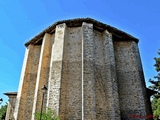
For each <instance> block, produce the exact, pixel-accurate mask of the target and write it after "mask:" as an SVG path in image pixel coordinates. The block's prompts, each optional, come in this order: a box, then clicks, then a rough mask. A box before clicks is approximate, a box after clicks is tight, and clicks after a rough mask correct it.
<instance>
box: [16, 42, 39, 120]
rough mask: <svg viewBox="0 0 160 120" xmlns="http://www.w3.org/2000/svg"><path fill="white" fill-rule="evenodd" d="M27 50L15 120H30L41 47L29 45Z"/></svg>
mask: <svg viewBox="0 0 160 120" xmlns="http://www.w3.org/2000/svg"><path fill="white" fill-rule="evenodd" d="M28 49H29V52H28V58H27V61H26V67H25V72H24V75H23V78H22V80H23V83H22V84H21V85H22V91H21V95H20V98H17V99H18V100H19V106H17V108H16V111H15V112H17V113H18V114H15V115H16V116H15V119H16V120H29V119H31V113H32V107H33V101H34V90H35V86H36V78H37V70H38V63H39V55H40V49H41V46H35V45H30V46H29V47H28ZM20 87H21V86H20ZM18 96H19V95H18Z"/></svg>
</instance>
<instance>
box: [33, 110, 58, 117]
mask: <svg viewBox="0 0 160 120" xmlns="http://www.w3.org/2000/svg"><path fill="white" fill-rule="evenodd" d="M40 115H41V113H40V112H36V113H35V120H40ZM41 120H60V117H59V116H58V115H57V114H56V112H55V111H54V110H52V109H51V108H47V110H43V112H42V118H41Z"/></svg>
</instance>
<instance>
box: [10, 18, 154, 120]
mask: <svg viewBox="0 0 160 120" xmlns="http://www.w3.org/2000/svg"><path fill="white" fill-rule="evenodd" d="M25 46H26V53H25V57H24V63H23V67H22V73H21V78H20V83H19V89H18V93H17V97H15V99H16V102H15V107H14V108H13V109H14V112H13V113H12V114H13V115H12V116H13V118H14V119H15V120H34V113H35V112H37V111H40V110H41V108H42V109H43V110H44V109H46V108H47V107H48V108H51V109H53V110H55V111H56V112H57V114H58V115H59V116H60V118H61V120H131V119H133V115H140V116H147V115H151V113H150V112H151V111H150V104H149V99H148V97H147V89H146V86H145V81H144V75H143V69H142V64H141V59H140V54H139V49H138V39H137V38H135V37H133V36H131V35H129V34H127V33H125V32H123V31H121V30H118V29H116V28H114V27H111V26H109V25H107V24H104V23H101V22H98V21H96V20H93V19H91V18H82V19H71V20H64V21H58V22H56V23H54V24H53V25H51V26H49V27H48V28H47V29H45V30H44V31H42V32H41V33H39V34H38V35H37V36H35V37H34V38H33V39H31V40H30V41H28V42H27V43H26V44H25ZM44 85H45V86H46V87H47V91H46V93H45V94H43V93H42V90H41V88H42V87H43V86H44ZM43 95H44V97H43ZM43 98H44V99H43ZM42 103H43V104H42ZM136 119H137V118H136ZM142 119H146V118H141V120H142Z"/></svg>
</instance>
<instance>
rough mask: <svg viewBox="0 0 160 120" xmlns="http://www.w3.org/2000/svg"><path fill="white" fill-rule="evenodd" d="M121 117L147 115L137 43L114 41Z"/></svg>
mask: <svg viewBox="0 0 160 120" xmlns="http://www.w3.org/2000/svg"><path fill="white" fill-rule="evenodd" d="M114 49H115V56H116V57H115V58H116V72H117V78H118V91H119V101H120V110H121V118H122V119H123V120H125V119H131V118H129V116H130V115H142V116H145V115H147V113H146V106H145V99H146V98H144V94H145V93H144V88H145V84H144V78H143V71H142V66H141V62H140V58H139V52H138V47H137V43H135V42H134V41H114Z"/></svg>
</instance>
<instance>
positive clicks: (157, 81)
mask: <svg viewBox="0 0 160 120" xmlns="http://www.w3.org/2000/svg"><path fill="white" fill-rule="evenodd" d="M158 55H159V57H155V58H154V60H155V64H154V66H155V69H156V71H157V76H155V77H154V80H152V79H150V80H149V82H150V83H152V85H151V86H149V88H150V89H152V90H154V91H156V94H154V95H153V99H152V101H151V102H152V110H153V114H154V116H155V117H156V118H155V120H158V119H160V50H159V51H158Z"/></svg>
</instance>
